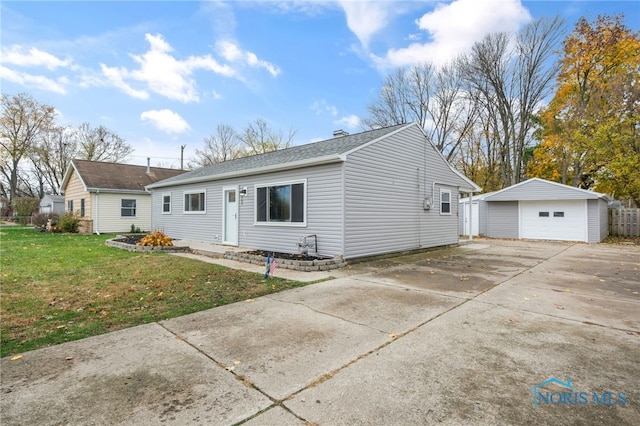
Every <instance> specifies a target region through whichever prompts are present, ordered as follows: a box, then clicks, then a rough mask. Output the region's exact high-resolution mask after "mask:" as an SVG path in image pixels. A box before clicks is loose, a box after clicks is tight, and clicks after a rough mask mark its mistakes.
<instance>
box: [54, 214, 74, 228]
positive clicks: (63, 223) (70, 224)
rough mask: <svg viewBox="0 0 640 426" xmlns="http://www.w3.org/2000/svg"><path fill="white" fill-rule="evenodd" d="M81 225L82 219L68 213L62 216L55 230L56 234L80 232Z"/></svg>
mask: <svg viewBox="0 0 640 426" xmlns="http://www.w3.org/2000/svg"><path fill="white" fill-rule="evenodd" d="M79 224H80V218H79V217H78V216H77V215H75V214H73V213H71V212H66V213H63V214H61V215H60V217H59V218H58V223H56V226H55V227H54V228H53V230H54V232H78V226H79Z"/></svg>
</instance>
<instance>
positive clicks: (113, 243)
mask: <svg viewBox="0 0 640 426" xmlns="http://www.w3.org/2000/svg"><path fill="white" fill-rule="evenodd" d="M123 238H125V237H124V236H123V235H116V237H115V238H112V239H110V240H107V241H105V242H104V243H105V244H106V245H107V246H109V247H116V248H119V249H123V250H127V251H139V252H152V251H164V252H167V253H189V252H191V249H190V248H189V247H186V246H170V247H148V246H136V245H133V244H128V243H125V242H122V241H119V240H122V239H123Z"/></svg>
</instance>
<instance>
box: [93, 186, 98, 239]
mask: <svg viewBox="0 0 640 426" xmlns="http://www.w3.org/2000/svg"><path fill="white" fill-rule="evenodd" d="M99 195H100V190H99V189H98V190H96V208H95V213H94V215H95V216H94V217H95V221H94V222H95V224H96V226H95V233H96V234H97V235H100V229H99V228H98V217H99V216H100V209H99V208H98V206H99V203H98V198H99V197H98V196H99ZM91 208H92V209H93V206H91Z"/></svg>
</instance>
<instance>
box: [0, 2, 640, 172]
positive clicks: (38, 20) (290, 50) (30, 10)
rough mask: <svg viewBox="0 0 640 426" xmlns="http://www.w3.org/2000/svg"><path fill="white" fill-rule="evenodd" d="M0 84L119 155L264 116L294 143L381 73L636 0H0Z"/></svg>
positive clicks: (141, 160) (167, 153)
mask: <svg viewBox="0 0 640 426" xmlns="http://www.w3.org/2000/svg"><path fill="white" fill-rule="evenodd" d="M0 13H1V15H0V19H1V34H0V36H1V39H0V43H1V48H2V51H1V56H0V79H1V80H0V81H1V88H2V92H3V93H6V94H17V93H20V92H27V93H29V94H31V95H32V96H33V97H34V98H35V99H37V100H38V101H39V102H41V103H47V104H50V105H53V106H55V107H56V109H57V111H58V117H57V121H58V123H59V124H64V125H71V126H78V125H79V124H81V123H82V122H89V123H90V124H91V125H92V126H94V127H95V126H98V125H104V126H106V127H108V128H109V129H111V130H113V131H115V132H116V133H118V134H119V135H120V136H121V137H123V138H124V139H125V140H126V141H127V142H128V143H129V144H131V145H132V146H133V147H134V148H135V152H134V154H133V156H132V157H130V158H129V159H128V162H130V163H134V164H146V157H151V159H152V164H153V165H157V164H161V165H163V166H172V167H177V166H179V157H180V146H181V145H186V150H185V158H186V159H189V158H190V157H192V156H193V154H194V152H195V150H196V149H197V148H201V147H202V144H203V142H202V140H203V139H204V137H206V136H208V135H211V134H214V133H215V130H216V126H217V125H218V124H221V123H224V124H229V125H231V126H233V127H234V128H236V129H237V130H239V131H240V130H242V129H243V128H244V127H246V125H247V124H248V123H249V122H253V121H255V120H256V119H257V118H262V119H264V120H266V121H267V123H268V124H269V125H270V126H271V127H272V128H273V129H282V130H283V131H284V133H285V134H286V133H287V132H288V131H289V129H296V130H297V133H296V137H295V139H294V143H295V144H296V145H298V144H304V143H309V142H312V141H317V140H321V139H326V138H329V137H331V134H332V132H333V130H336V129H344V130H347V131H349V132H352V133H353V132H357V131H359V130H361V126H360V124H359V117H363V116H365V115H366V105H367V104H368V103H369V102H370V101H371V100H372V99H373V98H374V97H375V96H376V94H377V92H378V90H379V89H380V86H381V84H382V81H383V80H384V78H385V75H386V73H387V72H389V71H390V70H393V69H394V68H396V67H398V66H406V65H412V64H415V63H419V62H422V61H424V60H431V61H433V62H434V63H436V64H438V63H444V62H446V61H447V60H448V59H449V58H450V57H451V56H453V55H455V54H457V53H464V52H466V51H468V49H469V48H470V47H471V45H472V44H473V42H474V41H477V40H480V39H481V38H482V37H483V36H484V35H485V34H486V33H487V32H491V31H517V30H518V29H519V28H521V27H522V26H523V25H525V24H526V23H527V22H529V21H530V20H531V19H535V18H537V17H540V16H553V15H556V14H557V15H560V16H561V17H563V18H564V19H565V20H566V24H565V25H566V28H567V33H568V32H569V31H571V29H572V28H573V26H574V24H575V22H576V21H577V20H578V19H579V18H580V17H582V16H584V17H586V18H587V19H589V20H590V21H591V20H593V19H595V17H596V16H597V15H598V14H604V13H606V14H619V13H624V14H625V23H626V25H627V26H628V27H630V28H632V29H633V30H635V31H638V28H639V27H640V7H639V6H638V2H637V1H519V0H454V1H444V2H436V1H417V0H416V1H391V0H383V1H379V0H378V1H350V0H344V1H230V2H222V1H209V2H196V1H137V2H133V1H111V2H98V1H64V2H56V1H43V2H35V1H6V0H5V1H2V2H1V3H0Z"/></svg>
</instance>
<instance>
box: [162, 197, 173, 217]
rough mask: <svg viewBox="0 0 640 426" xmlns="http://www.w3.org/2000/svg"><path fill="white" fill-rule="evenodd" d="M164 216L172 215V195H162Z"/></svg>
mask: <svg viewBox="0 0 640 426" xmlns="http://www.w3.org/2000/svg"><path fill="white" fill-rule="evenodd" d="M162 214H171V194H163V195H162Z"/></svg>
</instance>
